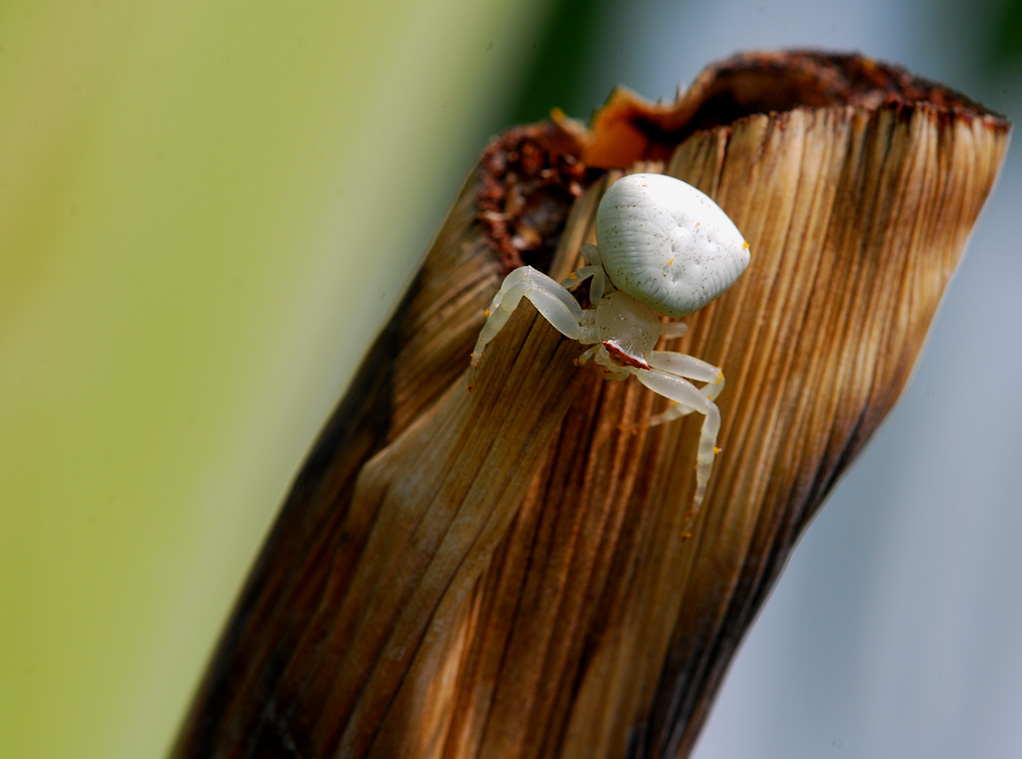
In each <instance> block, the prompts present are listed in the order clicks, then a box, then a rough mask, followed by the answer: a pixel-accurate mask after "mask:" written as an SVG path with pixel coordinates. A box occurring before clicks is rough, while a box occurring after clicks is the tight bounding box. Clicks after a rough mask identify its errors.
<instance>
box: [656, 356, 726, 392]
mask: <svg viewBox="0 0 1022 759" xmlns="http://www.w3.org/2000/svg"><path fill="white" fill-rule="evenodd" d="M647 361H648V362H649V365H650V367H651V368H653V369H660V370H661V371H664V372H667V373H668V374H674V375H676V376H678V377H684V378H686V379H689V380H695V381H696V382H705V383H706V385H705V386H704V387H703V388H702V389H701V390H700V392H702V393H703V394H704V395H706V397H708V398H709V399H710V400H711V401H715V400H716V399H717V396H718V395H720V393H721V391H722V390H723V389H724V372H723V371H721V369H720V367H719V366H714V365H713V364H711V363H709V362H708V361H703V360H702V359H701V358H696V357H695V356H689V355H686V354H684V353H674V352H673V351H653V352H652V353H650V354H649V356H648V357H647Z"/></svg>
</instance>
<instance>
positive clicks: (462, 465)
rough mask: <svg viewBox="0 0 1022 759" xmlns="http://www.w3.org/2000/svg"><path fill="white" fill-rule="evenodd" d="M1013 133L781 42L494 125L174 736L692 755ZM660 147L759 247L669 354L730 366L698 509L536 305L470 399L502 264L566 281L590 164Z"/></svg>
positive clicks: (358, 749) (675, 441)
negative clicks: (656, 97) (588, 104)
mask: <svg viewBox="0 0 1022 759" xmlns="http://www.w3.org/2000/svg"><path fill="white" fill-rule="evenodd" d="M766 109H772V110H774V111H776V112H775V113H770V114H765V113H757V112H758V111H760V110H766ZM1007 134H1008V128H1007V125H1006V124H1005V123H1004V122H1003V121H1001V120H999V119H997V118H996V117H994V116H992V115H990V114H987V113H986V112H985V111H982V109H980V108H979V107H978V106H975V105H974V104H971V103H968V102H967V101H965V100H964V99H963V98H961V97H960V96H957V95H955V94H954V93H950V92H948V91H946V90H943V89H940V88H938V87H937V86H935V85H931V84H929V83H926V82H922V81H921V80H915V79H913V78H911V77H909V76H908V75H906V74H904V72H900V71H899V70H897V69H892V68H888V67H883V66H880V65H879V64H875V63H872V62H864V59H859V58H849V57H827V56H821V55H810V54H798V53H795V54H774V55H753V56H743V57H739V58H736V59H734V60H732V61H729V62H725V63H724V64H721V65H719V66H717V67H714V68H712V69H709V70H708V71H707V72H705V73H704V74H703V75H701V77H700V78H699V79H698V80H697V82H696V84H695V85H694V86H693V88H692V89H691V90H690V91H689V92H688V93H687V94H686V95H684V96H683V97H682V98H681V99H680V100H679V102H678V103H675V104H672V105H670V106H651V105H648V104H644V103H641V102H640V101H638V100H636V99H635V98H634V97H632V96H629V95H628V94H627V93H618V94H616V95H615V97H614V98H612V100H611V101H610V103H608V105H607V106H606V107H605V108H604V109H603V110H602V111H601V113H600V114H598V115H597V117H596V119H595V120H594V124H593V129H592V131H588V132H587V131H584V130H581V129H580V128H578V127H577V126H576V125H574V124H573V123H571V122H567V121H565V120H563V119H562V120H559V121H558V122H556V123H554V124H547V125H539V126H537V127H534V128H528V129H524V130H517V131H513V132H511V133H509V134H508V135H505V137H504V138H503V139H502V140H500V141H498V142H497V143H496V144H495V145H494V146H493V147H492V148H491V149H490V151H488V153H487V156H486V157H485V159H484V162H483V168H482V169H481V170H480V172H478V173H477V174H475V175H474V176H473V178H472V179H471V180H470V182H469V184H468V185H467V186H466V189H465V191H464V193H463V194H462V196H461V198H460V199H459V202H458V203H457V204H456V207H455V209H454V210H453V211H452V213H451V216H450V217H449V218H448V221H447V222H446V224H445V226H444V229H443V230H442V231H441V233H440V235H439V236H438V238H437V240H436V241H435V243H434V245H433V248H432V249H431V252H430V255H429V258H428V259H427V261H426V264H425V265H424V268H423V270H422V272H421V273H420V275H419V277H418V279H417V281H416V283H415V285H414V286H413V288H412V290H411V292H410V293H409V295H408V297H407V298H406V300H405V302H404V304H403V306H402V308H401V309H400V310H399V313H398V314H397V315H396V316H395V318H394V320H393V322H392V323H391V324H390V325H389V326H388V328H387V330H386V331H385V333H384V334H383V335H382V336H381V338H380V340H379V341H378V342H377V344H376V346H375V347H374V349H373V351H372V352H371V354H370V356H369V357H368V358H367V359H366V362H365V364H364V366H363V369H362V370H361V372H360V374H359V377H358V379H357V380H356V383H355V385H354V386H353V388H352V390H351V391H350V392H349V394H348V396H347V397H346V399H345V401H344V403H343V404H342V407H341V409H340V410H339V411H338V413H337V415H336V416H335V418H334V419H333V420H332V421H331V424H330V426H329V427H328V428H327V430H326V431H325V433H324V435H323V437H322V438H321V440H320V441H319V443H318V444H317V447H316V449H315V451H314V452H313V454H312V456H311V457H310V460H309V461H308V462H307V464H306V466H305V468H304V469H303V471H302V473H301V475H300V476H299V479H298V481H297V482H296V485H295V488H294V490H293V492H292V494H291V496H290V497H289V499H288V501H287V503H286V504H285V507H284V510H283V511H282V514H281V516H280V518H279V519H278V522H277V524H276V526H275V528H274V530H273V533H272V534H271V536H270V538H269V539H268V541H267V545H266V546H265V548H264V550H263V553H262V555H261V557H260V560H259V563H258V564H257V566H256V568H255V569H254V571H253V574H252V576H251V577H250V580H249V583H248V585H247V586H246V589H245V592H244V594H243V596H242V598H241V600H240V601H239V606H238V609H237V610H236V612H235V615H234V617H233V619H232V621H231V624H230V625H229V627H228V630H227V632H226V633H225V636H224V638H223V640H222V641H221V644H220V647H219V649H218V651H217V652H216V654H215V656H214V659H213V663H212V665H211V668H210V672H209V673H208V674H207V677H206V680H205V682H204V684H203V687H202V689H201V691H200V693H199V695H198V697H197V699H196V702H195V704H194V706H193V709H192V712H191V714H190V715H189V718H188V721H187V723H186V725H185V728H184V730H183V732H182V735H181V738H180V741H179V744H178V746H177V753H178V755H210V754H218V755H224V756H256V755H259V756H262V755H267V754H271V755H274V754H280V755H292V754H297V755H302V756H324V755H343V756H377V757H389V756H398V755H406V756H416V757H418V756H447V757H468V756H480V757H505V756H515V757H518V756H523V757H529V756H566V757H573V756H607V757H617V756H624V755H631V756H684V755H685V754H686V753H687V752H688V750H689V748H690V747H691V745H692V742H693V741H694V738H695V736H696V734H697V732H698V729H699V727H700V726H701V724H702V721H703V720H704V718H705V714H706V710H707V708H708V705H709V703H710V701H711V699H712V695H713V693H714V691H715V689H716V687H717V685H718V684H719V682H720V679H721V677H722V675H723V672H724V670H725V669H726V666H727V663H728V661H729V660H730V656H731V654H732V653H733V650H734V647H735V646H736V645H737V643H738V641H739V640H740V638H741V635H742V633H743V631H744V630H745V628H746V627H747V626H748V624H749V622H750V621H751V618H752V616H753V614H754V613H755V610H756V609H757V608H758V606H759V604H760V603H761V602H762V600H763V598H764V596H765V594H766V592H767V591H768V590H769V588H770V586H771V585H772V583H773V581H774V579H775V578H776V576H777V574H778V572H779V571H780V568H781V567H782V565H783V563H784V561H785V559H786V557H787V555H788V553H789V551H790V550H791V547H792V545H793V543H794V541H795V539H796V538H797V536H798V534H799V532H800V531H801V529H802V528H803V527H804V526H805V524H806V522H807V520H808V519H809V518H810V517H811V516H812V514H813V512H814V511H815V509H816V508H818V506H819V504H820V502H821V500H822V498H823V496H824V495H825V494H826V492H827V491H828V489H829V488H830V487H831V486H832V485H833V483H834V482H835V480H836V478H837V476H838V475H839V474H840V472H841V471H842V469H843V467H844V466H846V465H847V463H848V462H849V461H850V459H851V458H852V457H853V456H854V455H855V453H856V452H857V451H858V450H859V449H860V448H861V446H862V445H863V444H864V443H865V441H866V440H867V439H868V437H869V435H870V434H871V433H872V431H873V430H874V429H875V427H876V425H877V424H878V423H879V421H880V420H881V419H882V418H883V416H884V414H886V412H887V411H888V410H889V408H890V406H891V405H892V404H893V402H894V400H895V399H896V397H897V395H898V393H899V392H900V391H901V389H902V388H903V386H904V384H905V382H906V380H907V378H908V375H909V373H910V371H911V367H912V364H913V362H914V359H915V357H916V355H917V353H918V351H919V349H920V347H921V345H922V342H923V338H924V336H925V334H926V330H927V328H928V325H929V323H930V320H931V318H932V316H933V314H934V312H935V309H936V307H937V305H938V303H939V300H940V297H941V294H942V292H943V288H944V286H945V285H946V283H947V279H948V277H949V276H950V274H951V272H952V271H953V269H954V266H955V265H956V263H957V260H958V258H959V255H960V253H961V250H962V247H963V245H964V242H965V238H966V236H967V235H968V232H969V229H970V228H971V226H972V223H973V222H974V220H975V218H976V216H977V214H978V212H979V209H980V207H981V205H982V202H983V200H984V199H985V197H986V195H987V194H988V192H989V190H990V188H991V186H992V184H993V181H994V178H995V176H996V172H997V168H998V166H999V164H1000V160H1001V158H1002V156H1003V152H1004V149H1005V147H1006V143H1007ZM667 158H669V159H670V160H669V163H668V165H667V169H666V170H667V173H671V174H674V175H676V176H679V177H681V178H683V179H686V180H687V181H689V182H691V183H693V184H695V185H697V186H699V187H700V188H701V189H703V190H704V191H706V192H708V193H709V194H710V195H712V196H713V197H715V198H716V199H717V200H718V202H719V203H720V204H721V205H722V206H723V207H724V209H725V210H726V211H727V212H728V213H729V214H730V215H731V216H732V218H733V219H734V220H735V221H736V223H737V224H738V226H739V228H740V229H741V230H742V231H743V233H744V234H745V236H746V238H747V239H748V240H749V242H750V243H751V245H752V251H753V261H752V264H751V266H750V268H749V270H748V271H747V272H746V274H745V275H744V276H743V277H742V279H740V280H739V282H738V284H737V285H735V286H734V287H733V288H732V289H731V290H730V291H729V292H728V293H727V294H726V295H725V296H723V297H722V298H720V299H718V300H717V301H715V302H714V303H712V304H710V306H708V307H707V308H705V309H703V310H702V311H700V312H698V313H697V314H695V315H693V316H692V317H689V319H687V321H688V323H689V327H690V331H689V334H688V335H687V336H686V337H685V338H683V339H682V340H679V341H676V344H675V345H672V346H671V347H672V349H678V350H682V351H684V352H687V353H691V354H692V355H696V356H699V357H701V358H704V359H706V360H709V361H711V362H715V363H718V364H720V365H722V366H723V367H724V370H725V374H726V375H727V383H728V384H727V388H726V389H725V391H724V394H723V395H722V396H721V398H720V399H719V401H718V404H719V405H720V407H721V413H722V417H723V423H724V426H723V429H722V431H721V436H720V441H721V444H722V447H723V448H724V452H723V454H722V455H721V457H720V458H719V459H718V461H717V464H716V466H715V468H714V473H713V477H712V479H711V482H710V489H709V491H708V494H707V500H706V502H705V504H704V507H703V510H702V512H701V513H700V514H699V515H698V517H697V518H696V519H695V520H691V521H690V520H688V518H687V517H688V515H687V514H686V506H687V504H689V503H690V502H691V496H692V488H693V486H694V472H693V471H692V465H693V464H694V454H695V442H696V437H697V435H698V427H699V423H700V420H698V419H690V420H686V421H685V422H675V423H672V424H670V425H667V426H664V427H660V428H654V429H652V430H648V431H642V432H640V433H639V434H637V435H631V434H628V433H626V432H623V431H622V430H621V428H620V425H621V424H622V423H624V424H625V425H627V424H629V423H631V422H636V421H640V420H642V419H644V418H647V417H648V416H649V414H650V413H651V412H652V411H654V410H655V408H658V406H656V404H657V403H659V401H655V400H654V397H653V396H652V394H651V393H649V392H648V391H646V390H645V389H644V388H642V387H641V386H640V385H639V384H638V383H637V382H634V381H629V382H625V383H612V382H606V381H604V380H602V379H601V378H600V377H599V376H598V375H597V373H596V372H595V371H592V370H591V369H577V368H576V367H575V366H574V365H573V363H572V358H573V357H575V356H577V355H578V354H579V353H580V352H581V348H580V347H579V346H578V345H577V344H575V343H572V342H570V341H566V340H561V339H560V338H559V336H558V335H557V333H556V332H554V331H553V330H552V329H551V328H549V327H548V325H546V324H545V322H543V321H542V320H541V319H536V318H535V312H534V311H533V310H532V309H531V307H530V306H525V305H523V307H522V308H521V309H520V311H519V313H517V314H516V315H515V317H514V318H513V319H512V321H511V323H510V324H509V326H508V328H507V329H505V331H504V332H502V333H501V334H500V336H499V337H498V338H497V340H496V341H495V342H494V343H493V345H492V346H491V348H490V349H489V351H488V353H487V356H486V359H485V360H484V362H483V365H482V367H481V368H480V371H479V373H478V376H476V377H475V378H474V384H475V390H474V391H473V392H472V393H468V392H466V386H467V384H468V383H469V381H470V377H469V376H468V374H467V373H466V368H467V364H468V353H469V351H470V350H471V347H472V343H473V342H474V340H475V336H476V334H477V332H478V329H479V327H480V326H481V323H482V309H483V308H485V306H486V304H487V303H488V301H489V298H490V297H491V296H492V294H493V292H494V291H495V290H496V287H497V285H498V284H499V280H500V277H501V276H502V275H503V273H504V271H505V270H506V267H507V266H510V265H514V264H516V263H521V262H522V261H525V262H530V263H533V264H534V265H539V266H542V267H543V268H545V269H548V270H550V272H551V273H552V274H553V275H554V276H555V277H558V276H561V275H563V274H564V273H566V271H567V270H568V269H569V268H570V266H571V265H572V264H573V260H574V257H575V255H576V252H577V250H578V247H579V245H580V244H581V242H583V241H584V240H585V239H586V237H587V236H588V235H589V234H591V231H590V230H591V226H592V219H593V216H594V213H595V207H596V203H597V202H598V199H599V195H600V193H601V192H602V188H603V182H604V179H603V178H602V176H601V174H602V170H603V169H607V168H611V167H613V166H618V167H622V168H624V167H630V166H632V165H633V163H634V162H635V161H638V160H661V159H667ZM586 186H589V189H588V191H583V190H584V188H585V187H586ZM569 212H570V216H569ZM554 245H557V252H556V255H553V247H554ZM502 261H503V263H502ZM688 532H692V534H693V535H692V538H691V539H689V540H683V539H682V535H684V534H686V533H688ZM218 752H219V753H218Z"/></svg>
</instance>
